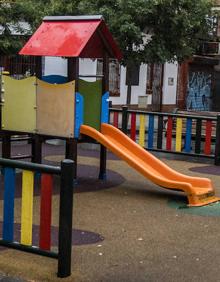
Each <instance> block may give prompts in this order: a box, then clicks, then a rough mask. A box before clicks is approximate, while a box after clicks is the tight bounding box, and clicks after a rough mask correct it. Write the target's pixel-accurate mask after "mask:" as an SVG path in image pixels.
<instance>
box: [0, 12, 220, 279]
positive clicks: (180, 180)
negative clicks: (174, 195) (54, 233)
mask: <svg viewBox="0 0 220 282" xmlns="http://www.w3.org/2000/svg"><path fill="white" fill-rule="evenodd" d="M20 54H21V55H32V56H37V68H36V76H34V77H29V78H26V79H23V80H15V79H13V78H10V77H9V76H6V75H3V76H2V83H1V84H2V86H3V87H2V89H3V90H4V91H2V96H1V133H2V136H3V157H7V158H9V157H10V148H9V146H10V142H9V143H7V140H9V139H10V136H11V135H13V134H17V135H20V134H30V135H32V138H33V150H32V151H33V158H32V161H33V162H36V163H40V162H41V145H42V142H43V140H44V139H46V138H54V137H58V138H62V139H64V140H66V158H69V159H72V160H73V161H74V162H75V165H73V163H72V166H71V167H69V168H68V169H70V170H71V171H72V173H70V171H69V170H67V171H66V172H65V174H66V176H67V175H69V176H70V177H69V178H68V177H67V179H69V180H68V181H66V180H65V179H66V178H65V177H64V176H63V177H61V184H62V185H61V192H60V199H61V200H60V201H61V203H62V204H61V207H60V215H61V214H62V215H61V216H60V234H59V238H60V241H59V242H60V244H61V245H60V246H59V247H60V248H61V253H60V252H59V254H54V253H51V252H50V235H49V233H50V216H51V215H50V213H51V205H49V204H48V202H49V203H51V195H52V194H51V193H52V188H51V183H52V180H51V176H48V175H46V176H45V175H42V186H43V187H44V191H45V193H43V194H42V202H43V203H42V206H41V208H42V210H41V219H42V221H41V227H42V228H41V234H40V249H41V250H39V249H36V248H32V246H31V245H32V241H31V236H32V233H31V225H32V203H33V172H30V171H37V172H41V173H46V174H51V173H53V174H61V175H62V172H61V170H60V169H59V168H51V167H47V166H40V165H37V164H30V163H29V164H27V163H25V164H24V163H21V162H20V163H19V162H15V163H14V162H13V161H10V160H4V159H2V160H1V161H0V165H1V166H4V167H6V169H5V183H6V184H5V191H4V216H3V219H4V223H3V239H2V240H0V244H1V245H4V246H8V247H11V248H17V249H20V250H24V251H30V252H35V253H38V254H42V255H47V256H50V257H56V258H57V257H58V259H59V263H58V275H59V276H60V277H66V276H68V275H70V266H71V265H70V258H71V235H70V233H71V229H72V216H71V215H72V192H73V191H72V189H70V188H71V187H72V185H71V183H72V182H73V178H77V170H76V168H77V144H78V143H79V142H91V141H92V140H96V141H98V142H99V143H100V144H101V150H100V173H99V177H100V178H101V179H103V178H105V174H106V148H108V149H110V150H111V151H112V152H113V153H115V154H116V155H117V156H119V157H120V158H121V159H123V160H125V161H126V162H127V163H128V164H129V165H130V166H131V167H133V168H134V169H136V170H137V171H138V172H140V173H141V174H142V175H144V176H145V177H146V178H148V179H150V180H151V181H152V182H154V183H156V184H157V185H159V186H161V187H164V188H168V189H174V190H181V191H184V192H185V193H186V196H187V197H188V201H189V206H203V205H206V204H209V203H213V202H216V201H218V200H219V198H217V197H215V195H214V188H213V186H212V183H211V181H210V180H209V179H207V178H198V177H190V176H186V175H183V174H180V173H178V172H176V171H175V170H173V169H171V168H169V167H168V166H167V165H165V164H164V163H163V162H162V161H160V160H158V159H157V158H156V157H154V156H153V155H151V154H150V153H149V152H147V151H146V150H144V149H143V148H141V146H139V145H137V144H136V143H135V142H134V141H132V140H131V139H130V138H129V137H127V136H126V135H125V134H124V133H122V132H121V131H120V130H118V129H117V128H115V127H113V126H111V125H109V124H108V121H109V108H108V107H109V103H108V98H109V97H108V96H109V93H108V58H109V57H114V58H117V59H120V58H121V53H120V50H119V49H118V47H117V45H116V43H115V42H114V40H113V38H112V36H111V34H110V32H109V31H108V29H107V27H106V25H105V23H104V21H103V19H102V17H101V16H88V17H46V18H45V19H44V21H43V23H42V25H41V26H40V27H39V29H38V30H37V31H36V32H35V34H34V35H33V36H32V37H31V38H30V40H29V41H28V42H27V44H26V45H25V46H24V47H23V48H22V50H21V52H20ZM42 56H62V57H67V58H68V76H67V77H56V76H50V77H43V76H42V60H41V57H42ZM79 57H82V58H103V75H102V76H101V77H100V76H98V77H97V76H96V79H97V80H96V81H95V82H87V81H84V80H83V79H82V78H83V77H80V75H79ZM86 77H91V76H90V75H89V74H88V76H86ZM100 78H101V79H100ZM92 142H94V141H92ZM4 146H5V147H4ZM15 167H17V168H20V169H26V170H29V171H28V172H26V171H24V177H23V187H24V194H23V197H24V198H23V197H22V210H23V217H22V224H21V244H17V243H15V242H13V220H14V217H13V205H14V200H13V198H14V196H13V194H14V184H13V183H14V174H15V171H14V170H13V168H15ZM62 181H63V182H62ZM68 191H69V193H68ZM66 203H67V204H66ZM65 206H66V207H67V206H69V208H68V211H66V212H67V214H65V213H64V212H63V211H64V210H65ZM43 216H45V217H46V220H45V219H44V218H42V217H43ZM65 219H67V221H68V222H65ZM62 226H63V227H64V226H65V228H66V227H68V232H66V229H65V228H63V229H62ZM65 235H66V237H65ZM62 236H64V237H62ZM66 242H67V245H68V246H66ZM62 243H63V246H62ZM62 249H64V252H62ZM59 251H60V250H59Z"/></svg>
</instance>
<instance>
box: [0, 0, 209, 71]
mask: <svg viewBox="0 0 220 282" xmlns="http://www.w3.org/2000/svg"><path fill="white" fill-rule="evenodd" d="M211 6H212V0H89V1H88V0H63V1H60V0H44V1H42V0H26V1H24V0H17V1H16V0H14V1H0V24H1V25H3V26H6V25H7V24H8V23H14V24H16V23H17V22H18V21H27V22H29V23H30V25H31V26H32V28H33V31H34V30H35V28H36V27H37V26H38V25H39V24H40V23H41V21H42V18H43V17H44V16H46V15H78V14H102V15H103V16H104V18H105V20H106V22H107V24H108V26H109V28H110V30H111V32H112V33H113V36H114V37H115V38H116V40H117V41H118V43H119V46H120V48H121V50H122V52H123V54H124V59H123V63H124V64H125V65H127V64H128V63H129V62H130V61H135V62H146V63H147V62H161V63H163V62H165V61H173V60H178V61H180V62H181V61H183V60H184V59H185V58H188V57H190V56H191V55H192V54H193V53H194V52H195V50H196V48H197V47H198V44H199V43H200V42H201V40H202V39H206V38H208V36H209V33H210V28H211V20H210V18H209V17H208V16H207V15H211ZM12 42H13V43H12ZM20 45H22V44H21V41H19V40H17V39H16V40H13V37H11V36H10V34H9V32H7V29H5V34H4V35H2V36H1V37H0V52H1V53H10V52H12V51H15V50H18V49H19V48H20ZM12 46H13V48H11V47H12Z"/></svg>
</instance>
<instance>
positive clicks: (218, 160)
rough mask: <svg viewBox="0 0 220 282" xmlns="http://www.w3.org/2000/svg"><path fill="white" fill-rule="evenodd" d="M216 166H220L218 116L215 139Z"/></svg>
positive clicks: (219, 118) (219, 121)
mask: <svg viewBox="0 0 220 282" xmlns="http://www.w3.org/2000/svg"><path fill="white" fill-rule="evenodd" d="M215 165H220V115H219V114H218V115H217V122H216V139H215Z"/></svg>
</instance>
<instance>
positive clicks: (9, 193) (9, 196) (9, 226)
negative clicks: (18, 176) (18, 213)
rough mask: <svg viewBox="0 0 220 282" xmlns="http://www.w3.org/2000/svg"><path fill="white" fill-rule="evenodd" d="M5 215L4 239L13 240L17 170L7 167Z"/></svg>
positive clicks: (5, 174) (5, 177) (5, 176)
mask: <svg viewBox="0 0 220 282" xmlns="http://www.w3.org/2000/svg"><path fill="white" fill-rule="evenodd" d="M4 172H5V173H4V215H3V235H2V237H3V240H6V241H10V242H12V241H13V238H14V196H15V170H14V169H12V168H5V171H4Z"/></svg>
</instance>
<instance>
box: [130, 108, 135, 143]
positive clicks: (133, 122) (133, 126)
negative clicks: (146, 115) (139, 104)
mask: <svg viewBox="0 0 220 282" xmlns="http://www.w3.org/2000/svg"><path fill="white" fill-rule="evenodd" d="M131 139H132V140H133V141H136V114H135V113H132V114H131Z"/></svg>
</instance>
